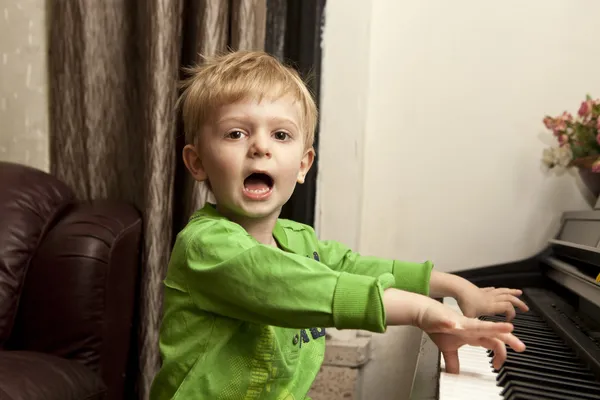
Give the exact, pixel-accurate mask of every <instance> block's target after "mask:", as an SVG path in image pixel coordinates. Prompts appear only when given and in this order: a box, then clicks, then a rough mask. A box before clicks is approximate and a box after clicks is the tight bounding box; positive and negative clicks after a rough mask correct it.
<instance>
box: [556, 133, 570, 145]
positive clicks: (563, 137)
mask: <svg viewBox="0 0 600 400" xmlns="http://www.w3.org/2000/svg"><path fill="white" fill-rule="evenodd" d="M568 143H569V137H568V136H567V135H560V136H559V137H558V144H559V145H560V146H564V145H565V144H568Z"/></svg>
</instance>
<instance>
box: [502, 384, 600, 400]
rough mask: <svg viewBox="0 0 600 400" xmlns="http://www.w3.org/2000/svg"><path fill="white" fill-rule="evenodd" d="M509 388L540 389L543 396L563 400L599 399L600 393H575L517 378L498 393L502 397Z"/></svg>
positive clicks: (515, 389)
mask: <svg viewBox="0 0 600 400" xmlns="http://www.w3.org/2000/svg"><path fill="white" fill-rule="evenodd" d="M511 389H512V390H513V391H517V390H524V389H531V390H535V391H540V392H542V393H544V396H548V397H550V398H552V396H555V397H558V398H559V399H565V400H566V399H570V398H572V399H576V400H600V393H575V392H573V391H571V390H567V389H563V388H561V387H551V386H550V387H546V386H544V385H542V384H536V383H531V382H527V381H521V380H519V379H516V380H514V381H510V382H508V383H507V384H506V386H504V388H503V389H502V391H501V392H500V395H501V396H503V397H504V396H505V395H506V393H507V392H508V391H509V390H511ZM569 396H570V397H569Z"/></svg>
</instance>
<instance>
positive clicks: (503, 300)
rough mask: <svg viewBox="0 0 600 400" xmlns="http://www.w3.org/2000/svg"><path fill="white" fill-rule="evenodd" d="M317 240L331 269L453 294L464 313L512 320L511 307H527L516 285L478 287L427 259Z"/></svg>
mask: <svg viewBox="0 0 600 400" xmlns="http://www.w3.org/2000/svg"><path fill="white" fill-rule="evenodd" d="M313 234H314V232H313ZM315 238H316V236H315ZM318 243H319V247H320V251H321V257H322V259H321V261H322V262H323V263H325V264H326V265H327V266H328V267H329V268H331V269H333V270H336V271H343V272H348V273H351V274H358V275H366V276H379V275H381V274H383V273H391V274H392V275H393V276H394V279H395V284H394V287H395V288H396V289H400V290H406V291H409V292H414V293H420V294H424V295H429V296H431V297H434V298H440V297H453V298H455V299H456V300H457V303H458V305H459V307H460V309H461V311H462V312H463V314H464V315H465V316H467V317H478V316H481V315H490V314H505V315H506V317H507V319H508V320H512V319H513V318H514V316H515V307H517V308H519V309H521V310H523V311H527V310H528V308H527V305H525V303H524V302H523V301H521V300H520V299H519V298H518V296H520V295H521V291H520V290H518V289H510V288H479V287H477V286H476V285H474V284H472V283H471V282H469V281H467V280H466V279H464V278H461V277H460V276H458V275H453V274H449V273H445V272H439V271H435V270H433V269H432V268H433V264H432V263H431V262H429V261H426V262H424V263H414V262H406V261H399V260H388V259H383V258H378V257H370V256H363V255H360V254H359V253H357V252H354V251H352V250H351V249H350V248H348V247H346V246H345V245H343V244H341V243H339V242H336V241H318Z"/></svg>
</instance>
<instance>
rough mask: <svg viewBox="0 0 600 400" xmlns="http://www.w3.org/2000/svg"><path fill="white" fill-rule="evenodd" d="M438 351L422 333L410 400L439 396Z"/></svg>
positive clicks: (435, 398)
mask: <svg viewBox="0 0 600 400" xmlns="http://www.w3.org/2000/svg"><path fill="white" fill-rule="evenodd" d="M439 366H440V351H439V350H438V348H437V347H436V345H435V344H433V342H432V341H431V339H429V336H428V335H427V334H425V333H423V335H422V338H421V349H420V351H419V358H418V360H417V365H416V367H415V376H414V378H413V384H412V388H411V391H410V400H437V399H438V398H439V381H440V367H439Z"/></svg>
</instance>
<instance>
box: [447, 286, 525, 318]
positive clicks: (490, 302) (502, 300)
mask: <svg viewBox="0 0 600 400" xmlns="http://www.w3.org/2000/svg"><path fill="white" fill-rule="evenodd" d="M522 293H523V292H522V291H521V290H519V289H509V288H498V289H496V288H494V287H488V288H481V289H480V288H478V287H477V286H472V287H469V288H467V289H466V290H463V291H462V292H461V293H460V294H458V295H457V297H456V302H457V303H458V306H459V307H460V309H461V311H462V312H463V314H464V315H465V316H466V317H472V318H476V317H479V316H481V315H495V314H504V315H506V320H507V321H512V319H513V318H514V317H515V315H516V312H515V307H518V308H519V309H520V310H522V311H528V310H529V307H527V305H526V304H525V303H524V302H523V301H522V300H521V299H519V298H518V297H517V296H520V295H521V294H522Z"/></svg>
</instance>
